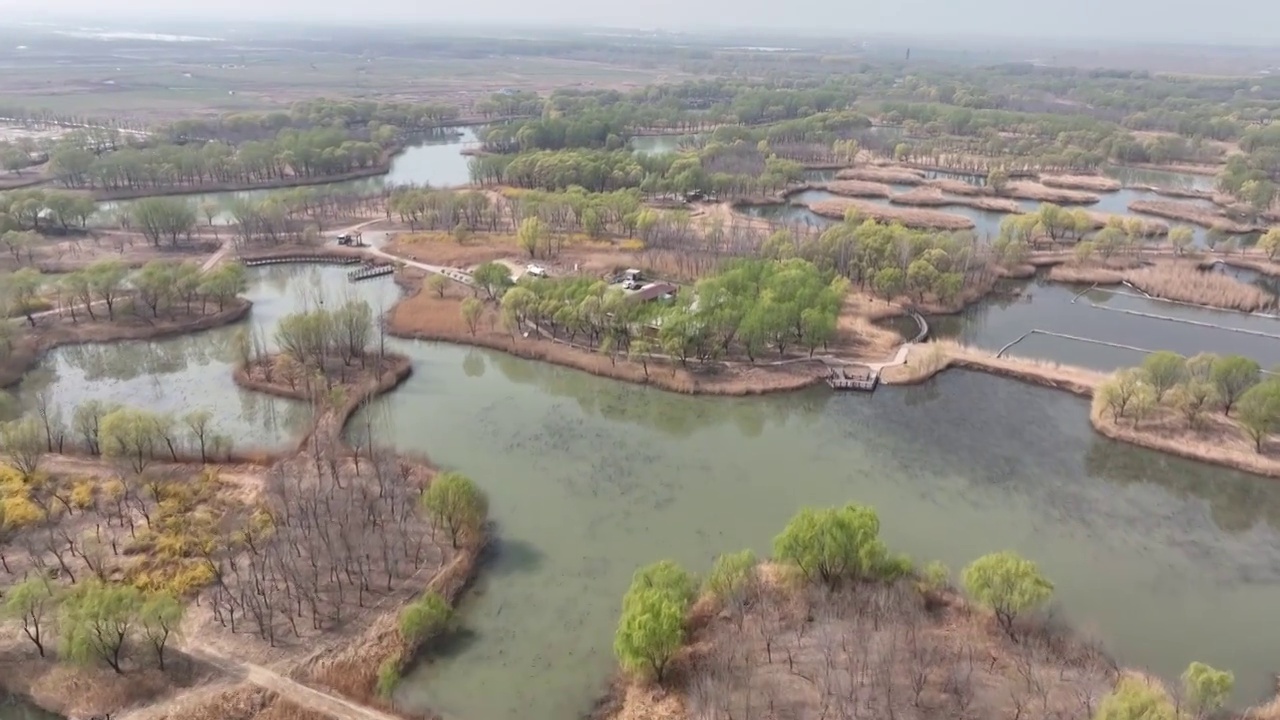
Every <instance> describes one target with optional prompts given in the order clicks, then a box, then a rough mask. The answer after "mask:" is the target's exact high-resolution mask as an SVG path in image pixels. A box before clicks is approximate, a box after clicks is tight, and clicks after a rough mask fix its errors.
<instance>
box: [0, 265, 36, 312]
mask: <svg viewBox="0 0 1280 720" xmlns="http://www.w3.org/2000/svg"><path fill="white" fill-rule="evenodd" d="M3 280H4V283H5V285H6V286H7V287H6V288H5V289H4V291H5V293H6V295H7V296H8V300H9V306H10V309H9V311H10V312H11V313H12V314H15V315H23V316H25V317H26V318H27V323H28V324H30V325H31V327H35V326H36V319H35V317H34V315H35V312H36V311H37V310H39V309H40V288H41V287H43V286H44V278H43V277H42V276H41V275H40V271H39V270H37V269H35V268H29V267H28V268H22V269H21V270H18V271H17V272H14V273H12V274H11V275H9V276H8V277H6V278H3ZM0 322H8V320H6V319H5V318H3V317H0Z"/></svg>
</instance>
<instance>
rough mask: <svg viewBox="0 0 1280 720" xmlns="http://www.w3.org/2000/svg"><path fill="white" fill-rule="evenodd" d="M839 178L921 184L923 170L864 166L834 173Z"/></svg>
mask: <svg viewBox="0 0 1280 720" xmlns="http://www.w3.org/2000/svg"><path fill="white" fill-rule="evenodd" d="M836 178H837V179H840V180H863V181H866V182H874V183H886V184H889V185H923V184H924V183H925V177H924V171H922V170H911V169H909V168H902V167H886V166H865V167H853V168H845V169H844V170H841V171H840V172H838V173H836Z"/></svg>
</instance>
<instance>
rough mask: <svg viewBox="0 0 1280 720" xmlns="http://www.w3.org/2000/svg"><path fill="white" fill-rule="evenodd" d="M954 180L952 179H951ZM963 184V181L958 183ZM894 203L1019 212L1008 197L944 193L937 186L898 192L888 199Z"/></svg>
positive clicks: (1014, 203) (1015, 204) (1016, 204)
mask: <svg viewBox="0 0 1280 720" xmlns="http://www.w3.org/2000/svg"><path fill="white" fill-rule="evenodd" d="M953 182H954V181H953ZM959 184H960V185H964V183H959ZM889 202H891V203H893V204H895V205H914V206H919V207H943V206H947V205H958V206H962V207H971V208H974V209H976V210H987V211H990V212H999V213H1020V212H1022V208H1020V207H1018V203H1016V202H1014V201H1013V200H1010V199H1008V198H997V197H989V196H975V195H944V194H943V192H942V190H941V189H939V188H937V187H933V186H930V187H918V188H916V189H914V190H911V191H910V192H904V193H898V194H897V195H894V196H893V197H892V198H890V199H889Z"/></svg>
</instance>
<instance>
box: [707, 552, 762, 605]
mask: <svg viewBox="0 0 1280 720" xmlns="http://www.w3.org/2000/svg"><path fill="white" fill-rule="evenodd" d="M755 569H756V554H755V553H753V552H751V551H750V550H743V551H742V552H736V553H725V554H724V555H721V556H720V557H717V558H716V561H715V564H713V565H712V566H711V573H710V574H709V575H707V580H706V583H704V585H703V587H704V588H705V590H706V592H708V593H710V594H711V595H713V596H715V597H716V598H719V599H720V600H721V601H724V600H727V599H729V598H730V597H733V596H735V595H737V594H738V593H740V592H742V590H743V589H744V588H745V587H746V586H747V585H748V583H750V582H751V578H752V574H753V573H755Z"/></svg>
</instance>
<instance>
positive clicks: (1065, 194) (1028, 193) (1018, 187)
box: [1002, 181, 1101, 205]
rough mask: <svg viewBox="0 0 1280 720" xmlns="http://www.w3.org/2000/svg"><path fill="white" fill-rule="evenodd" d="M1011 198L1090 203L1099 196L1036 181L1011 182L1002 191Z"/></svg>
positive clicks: (1062, 202)
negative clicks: (1049, 185)
mask: <svg viewBox="0 0 1280 720" xmlns="http://www.w3.org/2000/svg"><path fill="white" fill-rule="evenodd" d="M1002 194H1004V195H1007V196H1009V197H1012V198H1020V199H1023V200H1035V201H1037V202H1049V203H1057V204H1059V205H1092V204H1094V203H1096V202H1098V201H1099V200H1101V198H1099V197H1098V196H1097V195H1095V194H1093V193H1087V192H1081V191H1079V190H1067V189H1065V188H1053V187H1048V186H1045V185H1041V184H1040V183H1036V182H1027V181H1020V182H1011V183H1009V184H1008V186H1006V187H1005V190H1004V192H1003V193H1002Z"/></svg>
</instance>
